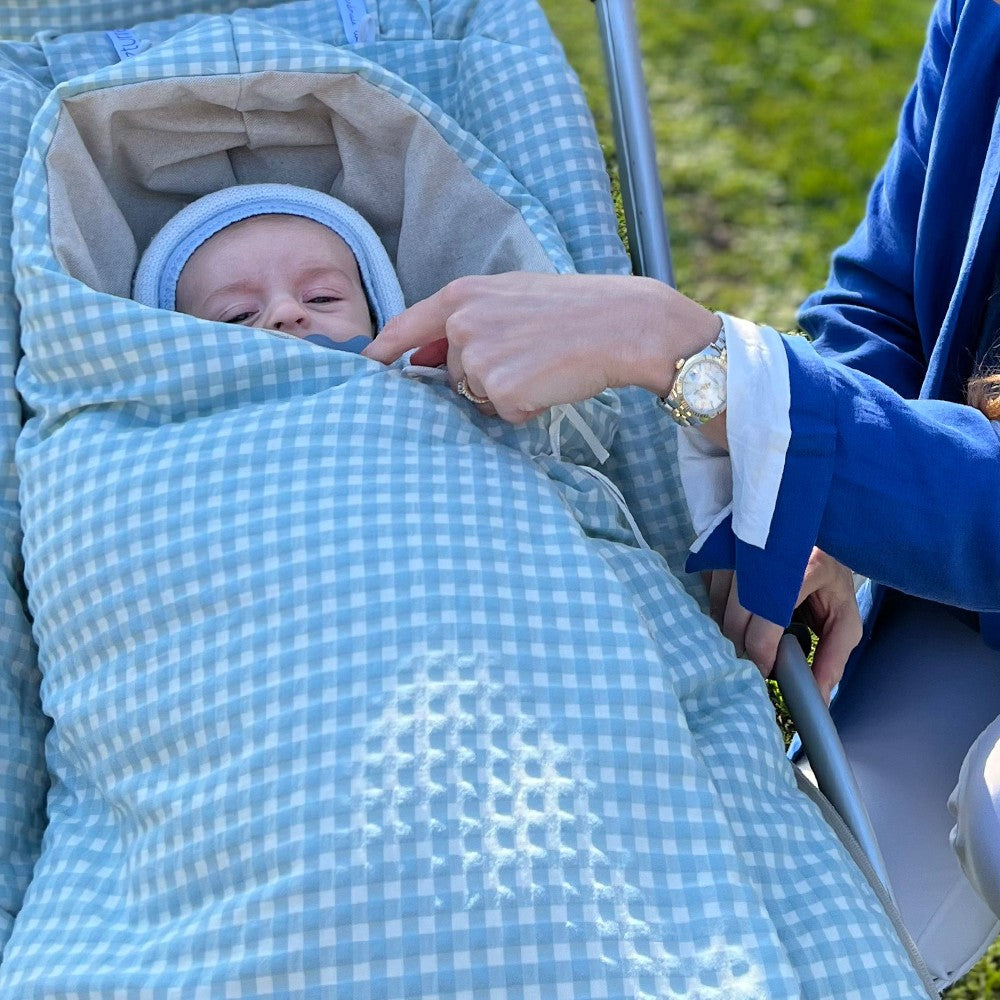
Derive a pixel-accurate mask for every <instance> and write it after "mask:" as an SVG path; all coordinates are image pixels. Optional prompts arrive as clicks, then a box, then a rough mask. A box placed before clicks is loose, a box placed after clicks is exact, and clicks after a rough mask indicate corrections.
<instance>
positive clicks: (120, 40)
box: [104, 28, 150, 61]
mask: <svg viewBox="0 0 1000 1000" xmlns="http://www.w3.org/2000/svg"><path fill="white" fill-rule="evenodd" d="M104 34H106V35H107V36H108V38H110V39H111V44H112V45H113V46H114V47H115V52H117V53H118V58H119V59H121V60H122V61H124V60H126V59H131V58H132V57H133V56H137V55H139V53H140V52H145V51H146V49H148V48H149V46H150V42H149V39H148V38H138V37H136V34H135V32H134V31H129V30H128V28H119V29H118V30H117V31H105V32H104Z"/></svg>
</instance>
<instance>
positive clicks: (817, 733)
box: [594, 0, 892, 897]
mask: <svg viewBox="0 0 1000 1000" xmlns="http://www.w3.org/2000/svg"><path fill="white" fill-rule="evenodd" d="M594 6H595V8H596V11H597V18H598V29H599V31H600V34H601V41H602V44H603V48H604V58H605V68H606V70H607V76H608V87H609V92H610V102H609V103H610V105H611V112H612V116H613V122H614V133H615V145H616V149H617V153H618V165H619V173H620V182H621V191H622V202H623V209H624V213H625V224H626V227H627V230H628V237H629V243H630V250H631V255H632V262H633V269H634V270H635V272H636V273H637V274H642V275H646V276H648V277H652V278H658V279H659V280H661V281H664V282H666V283H667V284H669V285H674V272H673V265H672V262H671V257H670V237H669V233H668V228H667V221H666V216H665V214H664V210H663V189H662V187H661V185H660V178H659V172H658V170H657V165H656V151H655V146H654V142H653V130H652V124H651V121H650V115H649V103H648V100H647V97H646V83H645V78H644V75H643V71H642V60H641V54H640V50H639V42H638V32H637V28H636V21H635V6H634V3H633V0H594ZM773 676H774V678H775V680H776V681H777V683H778V686H779V688H780V689H781V692H782V696H783V697H784V699H785V702H786V704H787V706H788V709H789V712H790V714H791V716H792V719H793V721H794V723H795V727H796V730H797V731H798V733H799V737H800V739H801V741H802V745H803V748H804V750H805V752H806V754H807V756H808V758H809V764H810V766H811V768H812V771H813V774H814V776H815V778H816V782H817V785H818V787H819V790H820V791H821V792H822V793H823V795H824V796H825V797H826V798H827V800H828V801H829V802H830V804H831V805H832V806H833V807H834V809H835V810H836V811H837V813H838V814H839V815H840V818H841V819H842V820H843V821H844V824H845V825H846V826H847V828H848V829H849V830H850V831H851V833H852V834H853V836H854V838H855V840H856V841H857V842H858V845H859V847H860V848H861V850H862V852H863V853H864V854H865V856H866V857H867V859H868V862H869V864H870V866H871V868H872V870H873V872H874V873H875V875H876V876H877V877H878V879H879V880H880V881H881V882H882V885H883V886H884V887H885V889H886V892H887V893H889V895H890V897H891V893H892V890H891V887H890V885H889V880H888V877H887V875H886V867H885V861H884V860H883V858H882V852H881V850H880V849H879V846H878V840H877V838H876V836H875V831H874V828H873V827H872V824H871V820H870V819H869V816H868V811H867V810H866V808H865V805H864V801H863V799H862V797H861V793H860V791H859V789H858V785H857V781H856V779H855V777H854V774H853V772H852V771H851V766H850V764H849V762H848V760H847V756H846V754H845V753H844V748H843V745H842V744H841V742H840V737H839V736H838V735H837V731H836V728H835V727H834V724H833V720H832V719H831V718H830V713H829V710H828V709H827V706H826V703H825V702H824V701H823V698H822V696H821V695H820V693H819V689H818V688H817V687H816V683H815V681H814V680H813V677H812V671H811V669H810V667H809V664H808V663H807V662H806V658H805V653H804V652H803V648H802V646H801V644H800V637H797V636H796V634H795V633H794V626H793V630H792V631H790V632H789V633H786V635H785V636H784V637H783V638H782V640H781V643H780V645H779V647H778V658H777V662H776V664H775V668H774V675H773Z"/></svg>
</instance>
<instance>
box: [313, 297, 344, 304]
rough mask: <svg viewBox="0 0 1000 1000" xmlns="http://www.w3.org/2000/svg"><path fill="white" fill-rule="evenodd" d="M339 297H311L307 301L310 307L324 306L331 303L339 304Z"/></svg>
mask: <svg viewBox="0 0 1000 1000" xmlns="http://www.w3.org/2000/svg"><path fill="white" fill-rule="evenodd" d="M339 301H340V296H339V295H313V296H312V297H311V298H310V299H309V304H310V305H316V306H325V305H329V304H330V303H331V302H339Z"/></svg>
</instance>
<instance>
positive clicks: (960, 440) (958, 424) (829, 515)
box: [689, 0, 1000, 646]
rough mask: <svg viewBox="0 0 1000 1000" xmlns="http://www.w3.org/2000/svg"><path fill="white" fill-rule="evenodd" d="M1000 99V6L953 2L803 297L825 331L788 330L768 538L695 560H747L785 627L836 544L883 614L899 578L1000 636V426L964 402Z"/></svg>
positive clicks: (944, 5)
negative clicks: (854, 208)
mask: <svg viewBox="0 0 1000 1000" xmlns="http://www.w3.org/2000/svg"><path fill="white" fill-rule="evenodd" d="M998 100H1000V5H998V4H997V3H995V2H994V0H939V2H938V3H937V5H936V7H935V9H934V11H933V14H932V16H931V21H930V25H929V28H928V34H927V41H926V45H925V48H924V51H923V54H922V56H921V61H920V65H919V69H918V72H917V77H916V80H915V82H914V85H913V87H912V89H911V91H910V93H909V95H908V97H907V99H906V102H905V104H904V106H903V110H902V114H901V118H900V123H899V132H898V135H897V138H896V141H895V143H894V145H893V147H892V150H891V151H890V153H889V157H888V159H887V161H886V163H885V166H884V167H883V169H882V172H881V173H880V175H879V177H878V178H877V179H876V181H875V184H874V186H873V188H872V191H871V194H870V196H869V201H868V207H867V212H866V215H865V218H864V220H863V221H862V223H861V225H860V226H859V227H858V229H857V231H856V232H855V233H854V235H853V237H852V238H851V240H850V241H849V242H848V243H847V244H846V245H845V246H843V247H841V248H840V249H839V250H838V251H837V252H836V253H835V255H834V258H833V262H832V267H831V272H830V277H829V281H828V283H827V285H826V287H825V288H824V289H823V290H822V291H820V292H817V293H816V294H814V295H813V296H811V297H810V298H809V299H807V300H806V302H805V303H804V305H803V307H802V309H801V312H800V323H801V325H802V327H803V329H804V330H806V331H807V332H808V333H810V334H811V335H812V336H813V337H814V338H815V343H814V344H809V343H808V342H806V341H805V340H803V339H802V338H797V337H786V338H783V339H784V342H785V349H786V353H787V357H788V364H789V371H790V379H791V411H790V418H791V427H792V440H791V443H790V445H789V450H788V455H787V458H786V463H785V468H784V473H783V476H782V481H781V487H780V492H779V495H778V502H777V507H776V510H775V515H774V520H773V522H772V527H771V533H770V536H769V539H768V543H767V546H766V548H764V549H759V548H755V547H753V546H749V545H746V544H744V543H743V542H740V541H739V540H737V539H736V538H735V537H734V536H733V534H732V531H731V527H730V526H729V524H728V523H725V524H723V525H721V526H720V528H719V529H718V530H717V531H716V532H715V534H714V535H713V536H712V538H711V539H709V541H708V542H707V543H706V544H705V545H704V546H703V547H702V549H701V551H700V552H699V553H698V555H697V556H693V557H692V558H691V560H690V561H689V567H690V568H691V569H699V568H707V567H709V566H712V567H726V568H735V569H736V570H737V579H738V580H739V587H740V599H741V601H742V603H743V604H744V606H745V607H747V608H748V609H749V610H751V611H753V612H755V613H757V614H760V615H763V616H764V617H766V618H768V619H770V620H772V621H776V622H779V623H784V622H787V621H788V620H789V618H790V616H791V613H792V610H793V605H794V602H795V599H796V596H797V594H798V589H799V586H800V583H801V580H802V574H803V571H804V568H805V564H806V560H807V558H808V556H809V553H810V551H811V549H812V546H813V545H818V546H820V547H821V548H822V549H824V550H825V551H827V552H829V553H830V554H831V555H833V556H834V557H836V558H837V559H839V560H840V561H841V562H843V563H845V564H847V565H848V566H850V567H851V568H852V569H854V570H856V571H857V572H859V573H862V574H864V575H866V576H869V577H871V578H872V580H873V581H876V582H877V586H876V587H875V588H874V591H873V593H871V594H869V595H868V599H867V600H868V606H867V607H865V609H864V610H865V611H866V613H867V617H868V618H869V619H870V618H871V617H873V612H874V610H875V609H876V608H877V605H878V603H879V601H880V591H881V590H882V588H883V587H884V586H889V587H894V588H897V589H899V590H901V591H905V592H907V593H911V594H916V595H918V596H921V597H925V598H929V599H931V600H934V601H938V602H941V603H944V604H948V605H952V606H955V607H960V608H964V609H969V610H972V611H976V612H980V616H979V618H980V627H981V630H982V633H983V636H984V638H985V639H986V641H987V642H989V643H990V645H994V646H997V645H1000V433H998V432H1000V425H997V424H991V423H990V422H989V421H988V420H987V419H986V418H985V417H984V416H983V415H982V414H981V413H980V412H979V411H977V410H974V409H972V408H971V407H969V406H966V405H964V404H963V403H962V402H961V401H962V399H963V393H964V383H965V380H966V379H967V378H968V376H969V374H970V373H971V371H972V369H973V364H974V360H975V357H976V353H977V349H978V348H979V342H980V338H981V336H982V335H983V332H984V331H983V314H984V305H985V302H986V299H987V297H988V295H989V293H990V291H991V288H992V284H993V280H994V274H995V271H996V255H997V250H998V245H1000V232H998V230H1000V189H998V180H1000V107H998ZM987 335H993V336H998V337H1000V331H994V332H993V333H992V334H990V332H989V331H987ZM996 356H997V358H998V360H1000V354H997V355H996Z"/></svg>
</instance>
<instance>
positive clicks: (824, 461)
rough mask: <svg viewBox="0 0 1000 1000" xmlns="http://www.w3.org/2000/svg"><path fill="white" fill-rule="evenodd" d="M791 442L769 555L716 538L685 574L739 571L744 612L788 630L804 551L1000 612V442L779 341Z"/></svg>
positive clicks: (982, 428)
mask: <svg viewBox="0 0 1000 1000" xmlns="http://www.w3.org/2000/svg"><path fill="white" fill-rule="evenodd" d="M785 348H786V353H787V356H788V362H789V372H790V375H791V387H792V406H791V416H792V441H791V444H790V448H789V453H788V456H787V459H786V463H785V470H784V474H783V476H782V480H781V486H780V489H779V493H778V504H777V508H776V510H775V517H774V520H773V522H772V527H771V532H770V535H769V537H768V542H767V546H766V547H765V548H764V549H755V548H754V547H752V546H748V545H745V544H744V543H742V542H740V541H738V540H735V539H734V538H733V536H732V533H731V531H729V530H728V529H727V526H720V527H719V528H718V529H717V530H716V532H715V533H714V534H713V536H712V537H711V538H710V539H709V540H708V541H707V542H706V544H705V545H704V546H703V548H702V550H701V551H700V552H699V553H698V554H697V556H695V557H692V559H691V560H689V563H688V566H689V568H690V569H693V570H694V569H700V568H707V567H708V566H711V565H715V566H729V567H733V568H735V569H736V571H737V579H738V581H739V593H740V600H741V602H742V603H743V605H744V607H746V608H748V609H749V610H750V611H752V612H754V613H755V614H759V615H762V616H764V617H765V618H768V619H769V620H771V621H775V622H778V623H779V624H785V623H787V621H788V620H789V619H790V617H791V613H792V611H793V610H794V604H795V599H796V597H797V596H798V590H799V585H800V584H801V580H802V574H803V572H804V569H805V563H806V560H807V559H808V557H809V553H810V551H811V548H812V545H813V544H816V545H818V546H819V547H820V548H822V549H824V550H825V551H826V552H829V553H830V554H831V555H833V556H834V557H835V558H836V559H839V560H840V561H841V562H843V563H845V564H846V565H848V566H850V567H851V568H852V569H854V570H856V571H857V572H859V573H862V574H864V575H865V576H869V577H871V578H872V579H873V580H876V581H878V582H880V583H884V584H888V585H889V586H892V587H895V588H898V589H900V590H903V591H906V592H907V593H912V594H916V595H917V596H920V597H926V598H928V599H930V600H934V601H940V602H942V603H946V604H950V605H955V606H958V607H963V608H969V609H971V610H974V611H1000V516H998V502H1000V437H998V432H997V426H996V425H994V424H991V423H990V422H989V421H988V420H987V419H986V418H985V417H984V416H983V415H982V414H981V413H980V412H979V411H978V410H975V409H973V408H972V407H969V406H965V405H964V404H961V403H949V402H942V401H939V400H927V399H924V400H906V399H903V398H902V397H901V396H899V395H898V394H897V393H896V392H894V391H893V390H892V389H890V388H888V387H887V386H885V385H884V384H883V383H882V382H880V381H879V380H878V379H875V378H872V377H871V376H870V375H867V374H865V373H863V372H857V371H854V370H852V369H850V368H848V367H846V366H843V365H838V364H834V363H831V362H829V361H828V360H825V359H822V358H820V357H819V356H818V355H817V354H816V353H815V352H814V351H813V350H812V348H811V347H810V345H809V344H807V343H806V342H804V341H802V340H801V339H800V338H786V339H785Z"/></svg>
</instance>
